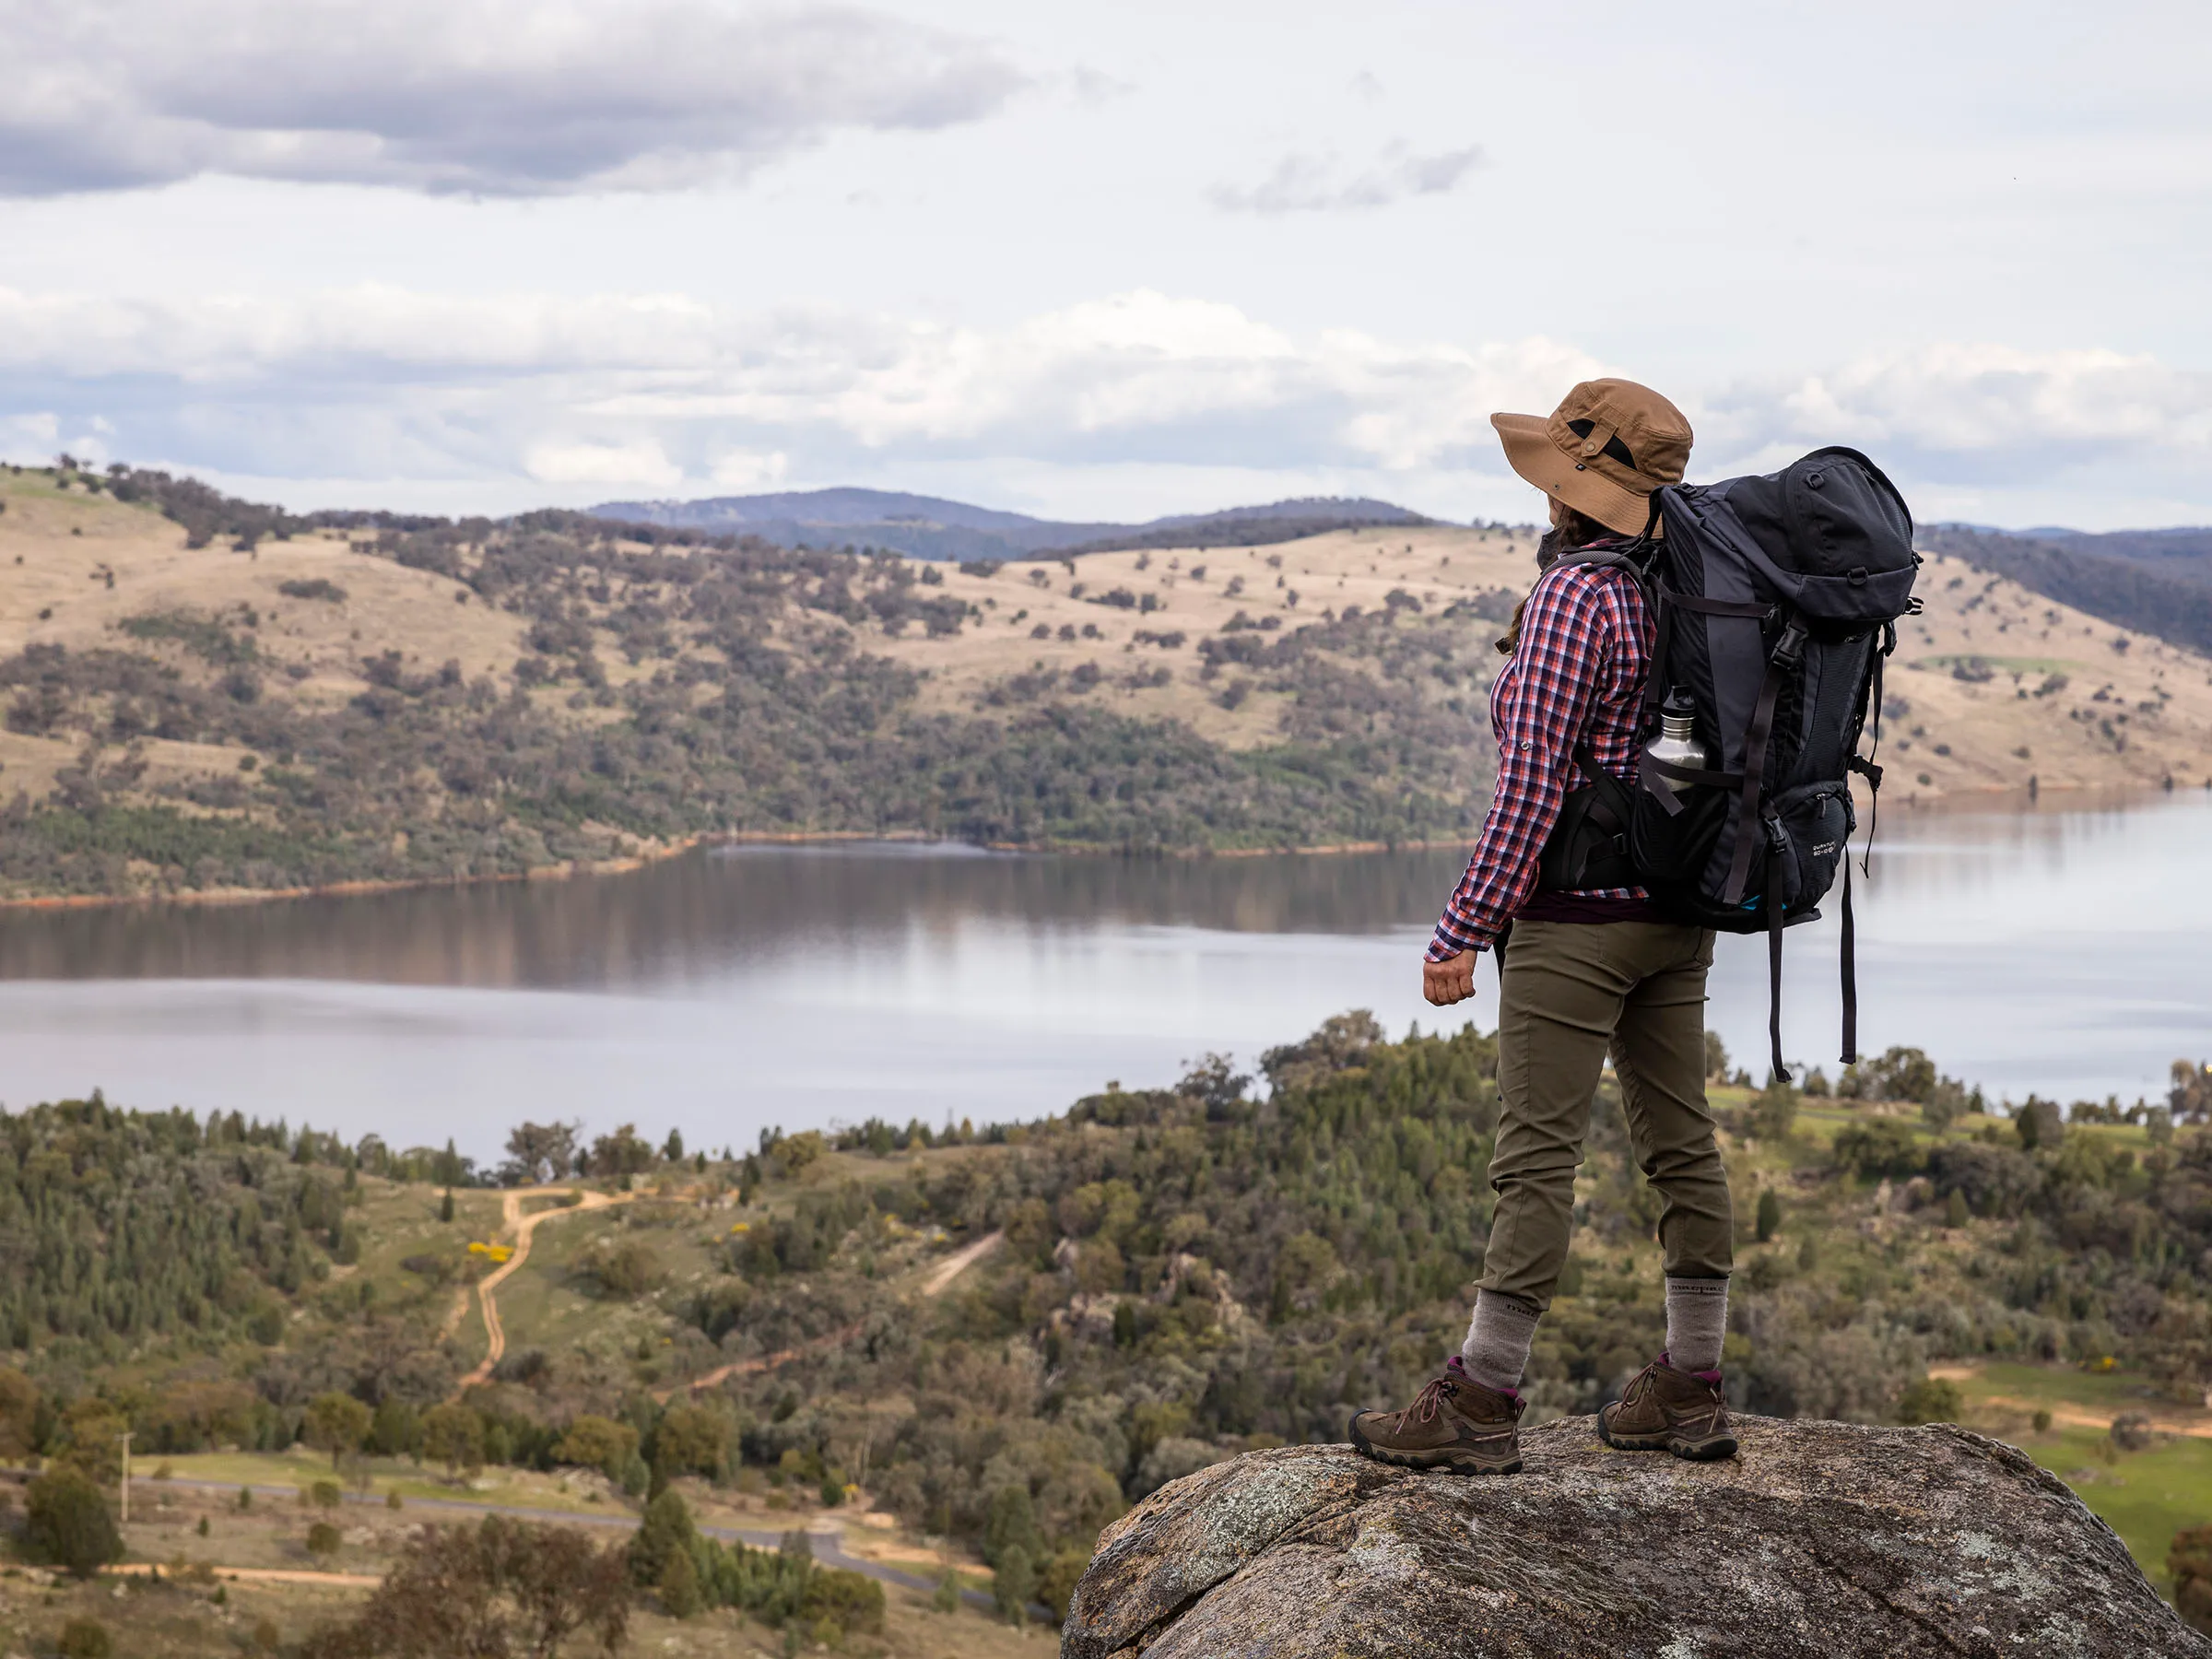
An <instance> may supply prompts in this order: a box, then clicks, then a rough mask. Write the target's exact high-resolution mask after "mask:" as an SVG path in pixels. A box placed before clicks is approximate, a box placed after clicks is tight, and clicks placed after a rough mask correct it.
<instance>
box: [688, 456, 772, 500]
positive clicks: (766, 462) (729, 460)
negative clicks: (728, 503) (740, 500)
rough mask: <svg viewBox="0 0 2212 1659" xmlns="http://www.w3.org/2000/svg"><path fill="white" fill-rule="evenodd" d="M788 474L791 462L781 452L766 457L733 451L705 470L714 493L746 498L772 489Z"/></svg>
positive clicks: (717, 459)
mask: <svg viewBox="0 0 2212 1659" xmlns="http://www.w3.org/2000/svg"><path fill="white" fill-rule="evenodd" d="M790 471H791V458H790V457H789V456H788V455H786V454H784V453H782V451H781V450H778V451H776V452H774V453H771V454H766V455H759V454H751V453H747V452H746V451H743V450H733V451H731V452H730V453H728V454H726V455H722V456H719V457H717V458H716V460H715V461H714V463H713V465H712V466H711V467H710V468H709V469H708V472H707V477H709V478H711V479H712V480H713V484H714V488H717V489H726V490H730V491H732V492H733V493H735V494H737V495H749V494H752V493H754V492H756V491H759V490H763V489H774V488H777V487H779V486H780V485H782V482H783V480H784V478H785V477H786V476H788V475H789V473H790Z"/></svg>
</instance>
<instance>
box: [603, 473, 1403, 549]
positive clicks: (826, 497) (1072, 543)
mask: <svg viewBox="0 0 2212 1659" xmlns="http://www.w3.org/2000/svg"><path fill="white" fill-rule="evenodd" d="M591 511H592V513H593V515H594V516H595V517H598V518H604V519H613V520H616V521H618V522H619V523H623V524H658V525H663V526H665V527H668V528H672V529H692V530H702V531H705V532H707V533H709V534H710V535H727V534H733V533H734V534H739V535H757V536H759V537H760V538H761V539H762V540H764V541H769V542H773V543H774V544H775V545H777V546H778V547H830V548H841V549H843V550H846V551H849V552H850V551H855V550H857V551H861V552H867V551H870V550H872V549H876V548H888V549H889V550H891V551H892V552H896V553H906V554H912V555H913V556H914V557H916V558H921V559H1021V558H1028V557H1030V556H1032V555H1036V554H1041V553H1062V552H1077V553H1086V552H1095V551H1098V550H1100V549H1102V548H1109V547H1220V546H1225V545H1227V544H1228V543H1230V542H1231V541H1234V542H1236V543H1238V544H1239V545H1240V546H1241V545H1245V544H1255V545H1256V544H1259V543H1265V542H1279V541H1292V540H1295V539H1297V538H1298V537H1300V536H1302V535H1318V534H1320V533H1322V532H1324V531H1327V530H1339V529H1345V528H1347V527H1351V526H1356V525H1361V524H1425V523H1427V522H1428V521H1427V520H1425V519H1423V518H1422V517H1421V515H1420V514H1418V513H1417V512H1407V511H1406V509H1405V508H1403V507H1394V506H1393V505H1391V504H1390V503H1389V502H1388V501H1373V500H1347V499H1342V498H1337V497H1307V498H1303V499H1300V500H1286V501H1275V502H1270V503H1268V504H1267V505H1265V506H1260V507H1235V508H1230V510H1228V511H1227V512H1212V513H1184V514H1181V515H1177V516H1172V517H1169V518H1159V519H1152V520H1149V521H1147V522H1146V523H1144V524H1075V523H1066V522H1059V521H1054V520H1050V519H1037V518H1030V517H1029V516H1028V515H1027V514H1024V513H1019V512H997V511H995V510H994V509H992V508H988V507H973V506H971V505H969V504H968V503H967V502H965V501H951V500H944V499H942V498H941V497H937V496H922V495H906V494H902V493H900V492H898V491H894V490H883V489H813V490H801V491H786V492H783V493H780V494H774V495H754V496H721V497H717V498H714V499H712V500H701V501H607V502H604V503H602V504H601V505H599V506H597V507H594V508H593V509H592V510H591Z"/></svg>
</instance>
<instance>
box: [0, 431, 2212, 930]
mask: <svg viewBox="0 0 2212 1659" xmlns="http://www.w3.org/2000/svg"><path fill="white" fill-rule="evenodd" d="M124 497H128V498H130V499H127V500H126V499H123V498H124ZM0 509H5V511H0V569H6V570H8V571H10V573H11V578H12V580H11V581H10V582H8V583H7V584H6V586H5V587H0V725H4V726H5V729H4V730H0V896H5V897H18V898H21V897H35V896H40V895H88V896H103V895H107V896H112V895H129V894H156V893H202V894H205V893H210V892H222V891H241V890H242V891H268V890H282V889H291V888H304V887H315V886H325V887H326V886H333V885H339V884H344V883H349V882H388V881H436V880H448V879H453V878H456V877H489V876H519V875H524V874H527V873H529V872H531V871H534V870H541V869H546V868H548V867H552V866H557V865H571V864H579V863H582V864H594V863H611V862H618V861H621V860H624V859H632V858H637V857H641V856H649V855H651V854H653V853H656V852H659V851H662V850H665V849H666V848H669V847H671V846H674V845H677V844H681V843H683V842H685V841H688V840H689V839H692V838H696V837H700V836H720V835H731V834H753V835H825V834H851V835H920V836H943V837H953V838H958V839H962V840H967V841H976V842H982V843H989V844H995V845H1019V846H1030V847H1056V848H1077V849H1100V850H1132V851H1173V852H1202V851H1214V852H1225V851H1239V850H1259V849H1277V848H1299V847H1327V846H1337V845H1345V844H1381V843H1403V842H1407V841H1451V840H1454V839H1459V838H1464V837H1466V836H1469V835H1470V834H1471V833H1472V832H1473V830H1474V829H1475V827H1476V826H1477V824H1478V823H1479V821H1480V818H1481V814H1482V811H1483V809H1484V807H1485V806H1486V805H1487V800H1488V782H1489V778H1490V776H1491V772H1492V768H1493V765H1494V757H1493V755H1492V753H1491V751H1490V747H1489V740H1488V723H1487V718H1486V712H1485V711H1486V697H1487V692H1488V685H1489V682H1490V679H1491V677H1492V676H1493V675H1494V673H1495V671H1496V667H1497V665H1498V662H1499V658H1498V657H1497V656H1496V655H1495V653H1493V652H1492V651H1491V649H1490V643H1491V641H1492V640H1493V639H1494V638H1495V636H1496V634H1497V632H1498V631H1499V629H1500V625H1501V623H1502V621H1503V619H1504V618H1506V617H1507V616H1509V615H1510V613H1511V610H1512V604H1513V602H1514V600H1515V599H1516V598H1517V597H1518V596H1519V594H1521V593H1522V592H1523V591H1524V589H1525V587H1526V584H1527V582H1529V581H1530V580H1531V578H1532V576H1533V560H1532V559H1531V553H1532V549H1533V544H1534V537H1533V535H1532V534H1531V533H1529V532H1527V531H1510V530H1478V529H1466V528H1459V527H1453V526H1446V525H1435V524H1416V525H1393V526H1387V527H1369V528H1363V529H1358V530H1341V531H1335V532H1331V533H1329V534H1325V535H1312V536H1307V537H1305V538H1303V539H1300V540H1295V541H1289V542H1283V543H1278V544H1259V545H1251V546H1240V545H1230V546H1223V547H1206V548H1193V547H1184V548H1181V549H1176V548H1133V549H1125V550H1121V551H1112V552H1096V553H1089V554H1086V555H1084V556H1083V557H1082V558H1080V559H1077V558H1075V557H1073V556H1069V557H1066V558H1062V559H1043V560H1034V561H1030V562H1026V563H1018V564H1007V565H999V564H995V563H992V562H989V561H983V562H978V563H970V564H966V565H957V566H956V565H949V564H946V563H942V562H929V561H923V560H916V559H901V558H896V557H891V556H888V555H867V556H864V555H859V554H846V553H835V552H826V551H815V552H808V551H797V550H793V549H787V548H782V547H773V546H770V545H768V544H766V543H763V542H758V541H751V540H746V539H742V538H737V537H721V538H712V537H709V536H707V535H703V534H702V533H700V532H699V531H696V530H692V529H666V528H661V527H653V526H640V525H619V524H608V523H606V522H602V521H597V520H592V519H588V518H583V517H582V516H580V515H576V514H572V513H561V512H543V513H533V514H525V515H524V516H523V517H521V518H518V519H515V520H512V521H510V522H507V523H504V524H493V523H491V522H489V521H487V520H465V521H457V522H449V521H445V520H433V519H404V518H394V517H391V516H388V515H381V514H344V513H340V514H323V515H315V516H312V517H309V518H293V517H289V516H288V515H285V514H282V513H279V512H276V511H275V510H273V509H266V508H255V507H253V506H251V505H250V504H247V503H241V502H236V501H230V500H225V499H224V498H221V497H219V496H218V495H216V494H215V493H214V492H212V491H209V490H206V488H204V487H201V486H196V485H191V484H189V483H188V482H185V481H179V480H173V479H166V478H162V477H159V476H158V475H147V474H131V473H127V472H126V473H124V474H120V475H116V476H114V477H104V476H103V477H94V476H91V475H88V474H83V473H77V472H72V471H65V470H46V471H38V470H14V469H8V470H0ZM1922 587H1923V591H1924V594H1925V596H1926V597H1927V599H1928V614H1927V615H1926V616H1925V617H1924V618H1919V619H1918V620H1916V621H1914V622H1912V623H1911V624H1909V625H1907V626H1906V627H1905V628H1904V629H1903V630H1902V633H1903V637H1902V640H1901V644H1900V654H1899V660H1898V662H1897V664H1896V665H1894V672H1893V673H1892V675H1891V677H1890V680H1889V686H1888V693H1889V695H1888V707H1889V712H1890V718H1889V724H1888V730H1889V733H1890V739H1891V741H1890V747H1888V749H1887V750H1886V751H1885V759H1890V760H1894V761H1898V762H1900V763H1901V764H1900V765H1899V766H1897V767H1896V768H1895V769H1894V770H1893V772H1892V777H1893V779H1894V780H1895V781H1896V782H1897V784H1898V787H1899V789H1900V794H1903V795H1905V796H1912V797H1916V798H1919V799H1924V800H1928V799H1935V798H1940V797H1946V796H1959V795H1971V794H1975V793H1977V792H1984V791H2000V790H2018V789H2021V788H2024V787H2027V786H2028V785H2029V784H2030V782H2034V783H2036V784H2038V785H2040V786H2041V787H2042V788H2045V789H2057V788H2101V787H2136V788H2141V787H2147V786H2157V785H2158V784H2159V783H2161V782H2164V781H2166V780H2167V779H2169V778H2171V779H2173V780H2175V781H2176V782H2179V783H2185V784H2191V785H2194V784H2195V783H2197V782H2200V781H2202V780H2203V779H2204V778H2205V777H2206V776H2207V775H2212V660H2207V659H2206V657H2204V656H2202V655H2199V654H2197V653H2193V652H2190V651H2186V650H2183V649H2181V648H2179V647H2176V646H2173V645H2171V644H2169V643H2166V642H2164V641H2159V640H2158V639H2154V638H2150V637H2147V636H2141V635H2136V634H2132V633H2128V632H2126V631H2124V630H2115V629H2112V628H2111V627H2110V626H2108V625H2104V624H2100V623H2098V622H2095V621H2094V620H2092V619H2091V618H2088V617H2086V616H2085V615H2084V614H2082V613H2081V612H2078V611H2074V610H2071V609H2069V608H2067V607H2066V606H2062V605H2057V604H2053V603H2051V602H2048V601H2045V600H2042V599H2040V598H2038V597H2036V596H2035V595H2033V594H2030V593H2029V592H2028V591H2027V590H2026V589H2024V588H2022V587H2020V586H2018V584H2017V583H2013V582H2008V581H2007V580H2006V579H2005V578H2003V577H1999V576H1992V575H1989V574H1987V573H1984V572H1982V571H1978V570H1976V569H1974V568H1972V567H1971V566H1969V565H1968V564H1966V563H1964V562H1963V561H1961V560H1959V559H1951V558H1947V557H1939V558H1937V559H1934V560H1933V561H1932V562H1931V565H1930V567H1929V569H1928V571H1926V573H1925V575H1924V581H1923V583H1922Z"/></svg>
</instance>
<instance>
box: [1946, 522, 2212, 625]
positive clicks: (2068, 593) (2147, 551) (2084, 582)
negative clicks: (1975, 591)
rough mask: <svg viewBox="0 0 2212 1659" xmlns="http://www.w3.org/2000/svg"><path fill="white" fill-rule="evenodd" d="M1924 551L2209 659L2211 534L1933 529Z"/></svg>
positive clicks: (2211, 599)
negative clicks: (1937, 550) (1943, 554)
mask: <svg viewBox="0 0 2212 1659" xmlns="http://www.w3.org/2000/svg"><path fill="white" fill-rule="evenodd" d="M1924 539H1925V541H1926V544H1927V545H1928V546H1930V547H1937V548H1940V549H1942V550H1943V551H1944V552H1946V553H1948V554H1951V555H1953V556H1955V557H1957V558H1959V559H1965V560H1966V561H1967V562H1968V563H1970V564H1971V565H1973V566H1974V567H1975V568H1976V569H1977V570H1982V571H1990V572H1992V573H1994V574H1996V575H2000V576H2004V577H2006V578H2007V579H2008V580H2010V581H2013V582H2019V583H2020V584H2022V585H2023V586H2025V587H2027V588H2028V589H2030V591H2032V592H2034V593H2036V594H2041V595H2043V596H2044V597H2045V598H2049V599H2055V600H2057V601H2058V602H2060V603H2061V604H2063V605H2068V606H2076V607H2077V608H2079V609H2080V610H2082V611H2084V612H2086V613H2087V614H2088V615H2090V616H2092V617H2097V618H2101V619H2102V620H2104V621H2107V622H2111V623H2113V624H2115V625H2117V626H2118V627H2120V628H2123V629H2130V630H2133V631H2135V632H2138V633H2143V634H2147V635H2149V636H2150V637H2152V638H2153V639H2159V640H2165V641H2169V642H2170V643H2172V644H2175V645H2179V646H2183V647H2184V648H2186V649H2188V650H2191V651H2197V652H2206V651H2212V550H2208V548H2212V532H2207V531H2203V530H2167V531H2135V532H2128V531H2119V532H2114V533H2112V534H2111V535H2080V534H2078V533H2071V532H2059V531H2052V532H2042V531H2029V532H2026V533H2025V534H2021V535H2012V534H2009V533H2006V532H2001V531H1988V530H1972V529H1969V528H1967V527H1965V526H1963V525H1956V524H1944V525H1938V526H1936V527H1935V528H1934V529H1933V530H1931V531H1930V532H1928V533H1927V535H1926V536H1925V538H1924Z"/></svg>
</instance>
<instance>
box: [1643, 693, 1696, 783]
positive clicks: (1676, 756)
mask: <svg viewBox="0 0 2212 1659" xmlns="http://www.w3.org/2000/svg"><path fill="white" fill-rule="evenodd" d="M1697 712H1698V711H1697V705H1696V703H1694V702H1692V701H1691V700H1690V696H1689V693H1688V692H1687V691H1685V690H1683V689H1682V688H1680V687H1679V686H1677V687H1676V688H1674V689H1673V690H1671V691H1669V692H1668V693H1667V694H1666V700H1665V702H1663V703H1661V704H1660V705H1659V735H1658V736H1656V737H1654V738H1653V739H1652V741H1651V743H1650V744H1649V745H1648V746H1647V747H1645V749H1644V751H1643V752H1644V753H1645V754H1647V755H1649V756H1650V757H1651V758H1652V759H1654V760H1664V761H1665V762H1666V763H1667V764H1668V765H1670V766H1679V767H1684V768H1687V769H1688V770H1689V771H1704V770H1705V746H1704V745H1703V744H1701V743H1700V742H1699V741H1698V739H1697ZM1659 780H1660V782H1663V783H1665V785H1666V786H1667V788H1669V789H1671V790H1673V791H1674V792H1675V793H1676V794H1681V793H1682V792H1683V791H1684V790H1686V789H1688V787H1689V785H1688V783H1686V782H1682V780H1680V779H1679V778H1670V777H1668V776H1667V775H1666V774H1665V772H1662V773H1660V774H1659Z"/></svg>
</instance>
